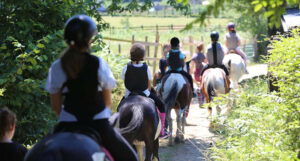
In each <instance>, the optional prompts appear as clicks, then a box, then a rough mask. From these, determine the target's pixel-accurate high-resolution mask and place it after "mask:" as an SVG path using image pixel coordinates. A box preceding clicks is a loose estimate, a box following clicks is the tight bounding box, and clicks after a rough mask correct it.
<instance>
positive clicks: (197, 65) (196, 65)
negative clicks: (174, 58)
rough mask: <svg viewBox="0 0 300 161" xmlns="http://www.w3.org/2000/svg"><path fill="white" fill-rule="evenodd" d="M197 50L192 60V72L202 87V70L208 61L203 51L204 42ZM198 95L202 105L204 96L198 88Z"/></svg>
mask: <svg viewBox="0 0 300 161" xmlns="http://www.w3.org/2000/svg"><path fill="white" fill-rule="evenodd" d="M196 51H197V53H196V54H194V56H193V57H192V59H191V62H190V74H191V75H192V76H193V79H194V81H195V82H196V84H197V85H198V86H199V87H200V83H201V79H200V78H201V71H202V70H203V66H204V65H203V64H204V63H207V59H206V57H205V55H204V53H203V51H204V44H203V43H202V42H201V43H200V44H199V45H198V46H197V48H196ZM197 96H198V100H199V105H201V104H202V103H203V101H204V97H203V94H202V93H201V90H197Z"/></svg>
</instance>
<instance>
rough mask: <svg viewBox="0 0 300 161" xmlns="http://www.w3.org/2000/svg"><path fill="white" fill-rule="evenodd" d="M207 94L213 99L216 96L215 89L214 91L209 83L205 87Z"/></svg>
mask: <svg viewBox="0 0 300 161" xmlns="http://www.w3.org/2000/svg"><path fill="white" fill-rule="evenodd" d="M207 93H208V95H209V97H215V96H216V92H215V89H214V87H213V85H212V83H211V82H210V83H209V84H208V85H207Z"/></svg>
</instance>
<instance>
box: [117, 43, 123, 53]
mask: <svg viewBox="0 0 300 161" xmlns="http://www.w3.org/2000/svg"><path fill="white" fill-rule="evenodd" d="M118 49H119V54H122V51H121V44H118Z"/></svg>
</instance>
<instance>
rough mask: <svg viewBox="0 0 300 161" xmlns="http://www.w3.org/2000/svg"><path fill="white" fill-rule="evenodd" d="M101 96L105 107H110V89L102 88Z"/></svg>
mask: <svg viewBox="0 0 300 161" xmlns="http://www.w3.org/2000/svg"><path fill="white" fill-rule="evenodd" d="M102 97H103V100H104V104H105V107H111V105H112V101H111V90H109V89H103V91H102Z"/></svg>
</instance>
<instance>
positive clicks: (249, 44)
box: [103, 31, 257, 74]
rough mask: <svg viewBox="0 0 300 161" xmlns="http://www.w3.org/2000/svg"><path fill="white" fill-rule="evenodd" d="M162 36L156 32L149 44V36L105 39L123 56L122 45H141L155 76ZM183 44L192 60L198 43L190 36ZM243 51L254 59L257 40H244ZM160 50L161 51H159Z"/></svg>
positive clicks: (182, 41)
mask: <svg viewBox="0 0 300 161" xmlns="http://www.w3.org/2000/svg"><path fill="white" fill-rule="evenodd" d="M159 38H160V36H159V32H158V31H156V36H155V42H149V41H148V36H145V41H139V40H136V38H135V36H134V35H132V38H131V40H126V39H118V38H111V37H103V39H104V40H107V41H113V42H117V43H118V44H117V45H118V53H119V54H122V45H121V44H122V43H130V44H134V43H141V44H143V45H144V46H145V49H146V58H145V60H146V61H147V63H148V64H149V65H150V66H152V72H153V74H154V73H155V72H156V70H157V66H158V61H159V60H160V58H159V57H158V56H160V54H158V52H159V51H160V52H162V45H163V44H162V43H160V41H159V40H160V39H159ZM201 41H203V37H201ZM181 43H182V47H188V49H189V51H184V53H185V54H186V55H187V57H188V58H191V57H192V55H193V54H194V53H195V48H196V46H197V42H196V41H195V40H194V39H193V37H192V36H189V37H188V39H183V40H181ZM150 47H154V50H153V51H150ZM241 47H242V50H243V51H245V53H246V54H247V56H248V58H252V57H253V56H254V55H255V53H256V51H257V43H256V38H253V39H252V40H248V41H247V40H244V41H243V42H242V45H241ZM159 48H160V50H159Z"/></svg>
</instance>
